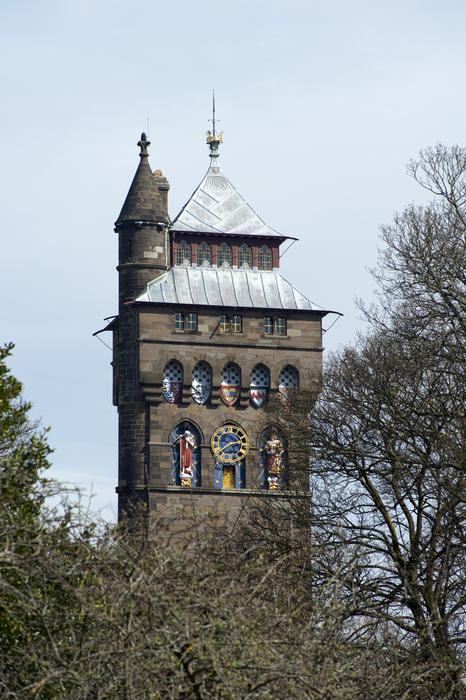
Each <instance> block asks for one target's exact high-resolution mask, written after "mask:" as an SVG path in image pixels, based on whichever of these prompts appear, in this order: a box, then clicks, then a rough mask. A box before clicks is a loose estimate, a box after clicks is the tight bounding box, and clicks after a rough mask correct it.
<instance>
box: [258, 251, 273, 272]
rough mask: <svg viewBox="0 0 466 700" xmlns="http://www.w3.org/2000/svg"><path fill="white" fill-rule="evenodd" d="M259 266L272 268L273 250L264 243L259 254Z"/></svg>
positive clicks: (266, 268) (264, 268)
mask: <svg viewBox="0 0 466 700" xmlns="http://www.w3.org/2000/svg"><path fill="white" fill-rule="evenodd" d="M257 267H258V268H259V270H271V269H272V251H271V250H270V248H269V246H268V245H262V246H261V247H260V248H259V253H258V256H257Z"/></svg>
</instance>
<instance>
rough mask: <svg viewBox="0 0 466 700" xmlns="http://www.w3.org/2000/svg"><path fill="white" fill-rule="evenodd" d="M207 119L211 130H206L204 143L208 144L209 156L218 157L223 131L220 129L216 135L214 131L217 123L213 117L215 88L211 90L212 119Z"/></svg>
mask: <svg viewBox="0 0 466 700" xmlns="http://www.w3.org/2000/svg"><path fill="white" fill-rule="evenodd" d="M209 121H210V122H212V131H208V132H207V134H206V143H208V144H209V148H210V153H209V155H210V157H211V158H218V156H219V152H218V147H219V144H221V143H223V131H221V132H220V133H219V134H218V135H217V134H216V133H215V124H216V123H217V120H216V119H215V90H212V119H209ZM218 121H220V120H218Z"/></svg>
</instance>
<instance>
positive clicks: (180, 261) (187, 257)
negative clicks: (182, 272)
mask: <svg viewBox="0 0 466 700" xmlns="http://www.w3.org/2000/svg"><path fill="white" fill-rule="evenodd" d="M176 264H177V265H191V246H190V245H189V243H186V241H180V242H179V243H177V245H176Z"/></svg>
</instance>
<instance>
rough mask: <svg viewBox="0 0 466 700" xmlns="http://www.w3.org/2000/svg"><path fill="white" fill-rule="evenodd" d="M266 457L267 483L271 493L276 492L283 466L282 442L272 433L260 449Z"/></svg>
mask: <svg viewBox="0 0 466 700" xmlns="http://www.w3.org/2000/svg"><path fill="white" fill-rule="evenodd" d="M262 449H263V450H264V452H265V453H266V455H267V464H266V467H267V481H268V484H269V489H270V490H271V491H277V490H278V486H279V481H278V480H279V476H280V470H281V468H282V466H283V452H284V447H283V442H282V441H281V440H280V439H279V438H278V437H277V435H276V433H272V434H271V436H270V438H269V439H268V440H267V442H266V443H265V445H264V447H263V448H262Z"/></svg>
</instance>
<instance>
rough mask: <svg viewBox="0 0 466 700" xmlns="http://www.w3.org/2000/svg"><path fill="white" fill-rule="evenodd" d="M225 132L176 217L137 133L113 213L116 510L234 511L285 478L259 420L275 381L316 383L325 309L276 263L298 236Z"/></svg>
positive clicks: (281, 457) (278, 452) (212, 142)
mask: <svg viewBox="0 0 466 700" xmlns="http://www.w3.org/2000/svg"><path fill="white" fill-rule="evenodd" d="M214 126H215V122H214ZM221 142H222V135H221V134H220V135H216V134H215V128H214V131H213V133H211V132H207V143H208V146H209V157H210V166H209V168H208V170H207V173H206V175H205V177H204V178H203V180H202V182H201V183H200V185H199V186H198V188H197V189H196V190H195V192H194V194H193V195H192V197H191V199H190V200H189V201H188V202H187V204H186V205H185V206H184V207H183V209H182V210H181V212H180V213H179V214H178V215H177V216H176V217H175V219H174V220H173V222H172V223H170V219H169V216H168V211H167V192H168V189H169V185H168V182H167V180H166V179H165V178H164V177H163V176H162V173H161V172H160V171H156V172H155V173H152V171H151V169H150V167H149V162H148V153H147V148H148V146H149V142H148V141H147V140H146V137H145V135H144V134H142V136H141V140H140V141H139V143H138V146H139V147H140V154H139V155H140V163H139V167H138V169H137V171H136V174H135V176H134V179H133V182H132V184H131V187H130V189H129V192H128V195H127V197H126V200H125V203H124V205H123V208H122V210H121V213H120V215H119V217H118V219H117V221H116V224H115V230H116V232H117V234H118V237H119V264H118V268H117V269H118V273H119V310H118V316H117V317H116V318H115V319H114V320H113V321H112V322H111V323H110V324H109V326H108V327H107V329H106V330H112V331H113V335H114V339H113V348H114V357H113V372H114V403H115V405H116V406H117V409H118V415H119V475H118V486H117V492H118V498H119V513H120V517H121V515H123V514H124V513H129V514H131V508H132V505H133V504H135V503H138V502H143V503H144V504H145V505H146V507H147V509H148V512H150V513H151V514H152V513H154V514H155V515H157V516H158V517H162V518H163V517H165V516H166V515H170V514H173V513H175V512H176V513H177V516H176V519H177V522H178V524H179V525H180V526H182V521H183V513H184V512H185V511H189V513H192V512H193V509H194V510H197V509H201V510H203V511H206V510H207V511H210V512H212V511H217V512H219V511H221V512H223V513H224V514H226V515H228V514H229V513H236V512H237V510H238V509H239V508H240V507H241V505H242V503H243V500H244V498H245V496H247V495H249V494H250V493H251V492H254V493H259V494H263V495H264V496H269V495H272V492H273V491H278V492H279V491H280V489H281V488H282V486H283V482H284V480H285V479H286V453H287V448H288V446H287V444H286V436H281V435H277V434H276V433H275V431H274V429H273V426H265V427H264V415H263V412H262V410H261V409H262V406H263V405H264V403H265V402H266V401H267V397H268V396H269V394H270V393H272V392H273V393H277V392H278V394H279V396H280V397H281V398H282V400H283V402H286V398H287V394H288V393H289V392H290V391H291V390H293V389H296V388H299V387H310V386H318V385H319V383H320V379H321V372H322V329H321V320H322V318H323V316H325V314H327V313H329V312H328V311H326V310H324V309H322V308H320V307H317V306H315V305H314V304H312V303H311V302H310V301H309V300H308V299H307V298H306V297H305V296H304V295H303V294H301V293H300V292H299V291H298V290H297V289H296V288H295V287H293V285H292V284H291V283H290V282H288V281H287V280H286V279H285V278H284V277H283V276H282V275H281V273H280V246H281V244H282V243H283V242H284V241H286V240H287V239H290V238H291V237H290V236H285V235H282V234H280V233H278V232H277V231H275V230H274V229H272V228H271V227H270V226H268V225H267V224H266V223H265V222H264V221H263V220H262V219H261V218H260V217H259V216H258V214H257V213H256V212H255V211H254V210H253V209H252V208H251V207H250V206H249V204H248V203H247V202H246V201H245V199H243V197H242V196H241V195H240V194H239V192H238V191H237V190H236V188H235V187H234V186H233V185H232V184H231V182H230V181H229V180H228V179H227V178H226V177H225V175H224V174H223V172H222V170H221V168H220V167H219V164H218V156H219V146H220V144H221ZM294 240H296V239H294Z"/></svg>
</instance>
